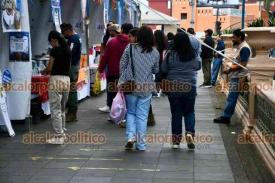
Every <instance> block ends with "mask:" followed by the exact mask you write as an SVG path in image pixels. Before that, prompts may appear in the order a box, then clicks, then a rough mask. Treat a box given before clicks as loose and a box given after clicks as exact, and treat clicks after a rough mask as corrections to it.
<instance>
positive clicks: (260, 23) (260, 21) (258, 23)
mask: <svg viewBox="0 0 275 183" xmlns="http://www.w3.org/2000/svg"><path fill="white" fill-rule="evenodd" d="M263 26H264V21H263V19H262V18H258V19H256V20H253V22H252V23H251V24H248V27H263Z"/></svg>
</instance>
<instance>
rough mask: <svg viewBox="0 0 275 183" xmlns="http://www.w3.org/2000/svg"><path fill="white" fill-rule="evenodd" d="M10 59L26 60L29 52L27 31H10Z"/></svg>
mask: <svg viewBox="0 0 275 183" xmlns="http://www.w3.org/2000/svg"><path fill="white" fill-rule="evenodd" d="M9 39H10V40H9V41H10V49H9V50H10V55H9V57H10V61H11V62H28V61H29V60H30V53H29V33H28V32H10V33H9Z"/></svg>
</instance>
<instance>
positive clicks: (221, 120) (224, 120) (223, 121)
mask: <svg viewBox="0 0 275 183" xmlns="http://www.w3.org/2000/svg"><path fill="white" fill-rule="evenodd" d="M213 122H214V123H221V124H229V123H230V118H226V117H222V116H221V117H219V118H216V119H214V120H213Z"/></svg>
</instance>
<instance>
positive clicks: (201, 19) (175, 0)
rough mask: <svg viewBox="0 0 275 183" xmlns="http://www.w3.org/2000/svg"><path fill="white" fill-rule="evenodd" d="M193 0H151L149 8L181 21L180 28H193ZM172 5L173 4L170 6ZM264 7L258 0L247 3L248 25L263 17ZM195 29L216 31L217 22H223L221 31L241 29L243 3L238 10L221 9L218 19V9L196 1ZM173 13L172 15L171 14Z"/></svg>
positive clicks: (197, 30) (250, 0)
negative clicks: (198, 3)
mask: <svg viewBox="0 0 275 183" xmlns="http://www.w3.org/2000/svg"><path fill="white" fill-rule="evenodd" d="M190 2H192V0H171V2H169V0H149V6H150V7H151V8H154V9H156V10H158V11H160V12H162V13H165V14H167V15H171V16H172V17H174V18H176V19H178V20H180V26H181V27H183V28H189V27H191V19H192V17H191V15H192V6H191V5H192V4H191V3H190ZM170 3H171V4H170ZM261 7H262V6H261V5H260V4H259V1H257V0H248V1H246V8H245V9H246V18H245V20H246V25H247V24H248V23H251V22H252V21H253V20H255V19H257V18H259V17H261V16H262V11H264V10H263V9H262V8H261ZM194 11H195V17H194V21H195V24H194V28H195V30H196V32H203V31H204V30H206V29H208V28H211V29H213V30H215V23H216V21H220V22H221V27H222V29H221V30H227V29H236V28H240V27H241V20H242V7H241V1H240V6H239V8H238V9H233V8H224V9H219V16H218V18H217V16H216V15H217V9H215V8H213V7H203V6H200V5H197V1H196V0H194ZM170 12H171V14H169V13H170Z"/></svg>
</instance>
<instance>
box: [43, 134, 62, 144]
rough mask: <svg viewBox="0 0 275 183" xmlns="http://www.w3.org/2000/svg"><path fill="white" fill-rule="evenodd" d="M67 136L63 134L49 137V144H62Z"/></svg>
mask: <svg viewBox="0 0 275 183" xmlns="http://www.w3.org/2000/svg"><path fill="white" fill-rule="evenodd" d="M64 140H65V137H64V135H62V136H61V137H52V138H50V139H48V140H47V141H46V142H47V144H55V145H62V144H64Z"/></svg>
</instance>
